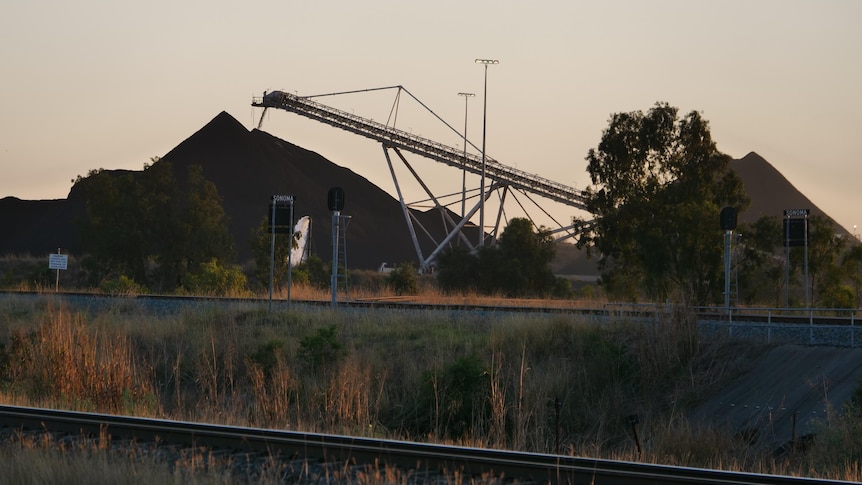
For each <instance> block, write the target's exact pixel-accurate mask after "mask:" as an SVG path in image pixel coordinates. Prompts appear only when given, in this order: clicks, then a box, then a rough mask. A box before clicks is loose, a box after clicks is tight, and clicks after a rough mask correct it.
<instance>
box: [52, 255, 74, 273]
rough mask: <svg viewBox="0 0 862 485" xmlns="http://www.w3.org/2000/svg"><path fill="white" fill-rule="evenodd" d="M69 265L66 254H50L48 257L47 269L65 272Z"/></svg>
mask: <svg viewBox="0 0 862 485" xmlns="http://www.w3.org/2000/svg"><path fill="white" fill-rule="evenodd" d="M68 265H69V256H68V255H67V254H50V255H48V269H62V270H65V269H66V268H67V267H68Z"/></svg>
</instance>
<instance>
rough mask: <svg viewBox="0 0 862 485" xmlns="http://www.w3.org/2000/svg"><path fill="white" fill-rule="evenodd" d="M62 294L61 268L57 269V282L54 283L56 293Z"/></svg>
mask: <svg viewBox="0 0 862 485" xmlns="http://www.w3.org/2000/svg"><path fill="white" fill-rule="evenodd" d="M57 254H60V248H57ZM59 292H60V268H57V281H56V282H55V283H54V293H59Z"/></svg>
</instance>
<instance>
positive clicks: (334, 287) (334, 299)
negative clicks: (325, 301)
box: [330, 211, 340, 308]
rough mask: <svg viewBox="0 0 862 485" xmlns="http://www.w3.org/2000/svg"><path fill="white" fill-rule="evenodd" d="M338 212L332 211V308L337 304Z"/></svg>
mask: <svg viewBox="0 0 862 485" xmlns="http://www.w3.org/2000/svg"><path fill="white" fill-rule="evenodd" d="M339 216H340V211H332V278H331V283H330V284H331V286H332V307H333V308H334V307H335V306H336V305H337V303H338V219H339Z"/></svg>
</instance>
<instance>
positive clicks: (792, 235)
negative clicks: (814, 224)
mask: <svg viewBox="0 0 862 485" xmlns="http://www.w3.org/2000/svg"><path fill="white" fill-rule="evenodd" d="M783 230H784V247H788V248H792V247H801V246H805V241H806V240H807V239H808V234H807V233H808V221H806V220H805V219H784V228H783Z"/></svg>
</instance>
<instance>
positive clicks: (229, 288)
mask: <svg viewBox="0 0 862 485" xmlns="http://www.w3.org/2000/svg"><path fill="white" fill-rule="evenodd" d="M247 283H248V280H247V279H246V276H245V274H244V273H243V272H242V268H240V267H239V266H237V265H234V264H232V265H228V266H222V265H221V264H220V263H219V262H218V261H217V260H216V259H211V260H209V261H208V262H206V263H201V265H200V266H198V271H197V272H195V273H188V274H186V275H185V277H184V278H183V287H184V288H185V289H186V290H188V291H189V292H192V293H197V294H207V295H220V296H224V295H235V294H239V293H242V292H244V291H245V287H246V284H247Z"/></svg>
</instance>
